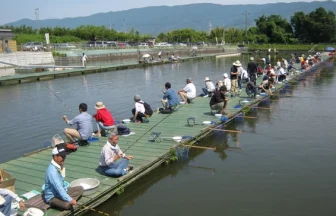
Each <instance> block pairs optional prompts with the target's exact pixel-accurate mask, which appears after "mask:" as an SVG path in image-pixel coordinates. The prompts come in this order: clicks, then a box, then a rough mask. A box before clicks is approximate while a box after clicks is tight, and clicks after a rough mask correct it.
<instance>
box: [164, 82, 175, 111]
mask: <svg viewBox="0 0 336 216" xmlns="http://www.w3.org/2000/svg"><path fill="white" fill-rule="evenodd" d="M165 88H166V91H163V94H164V95H163V99H162V100H161V102H162V106H163V108H164V109H170V110H171V109H172V107H174V106H177V105H178V103H179V101H178V98H177V94H176V93H175V91H174V90H173V89H172V88H171V84H170V83H169V82H167V83H166V84H165Z"/></svg>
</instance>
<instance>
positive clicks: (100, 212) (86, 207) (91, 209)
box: [77, 203, 110, 216]
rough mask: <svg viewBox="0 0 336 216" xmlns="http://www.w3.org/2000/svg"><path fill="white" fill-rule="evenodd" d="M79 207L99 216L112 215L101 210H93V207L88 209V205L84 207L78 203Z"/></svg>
mask: <svg viewBox="0 0 336 216" xmlns="http://www.w3.org/2000/svg"><path fill="white" fill-rule="evenodd" d="M77 205H78V206H79V207H80V208H84V209H87V210H90V211H93V212H97V213H98V214H102V215H105V216H109V215H110V214H108V213H105V212H103V211H99V210H96V209H94V208H91V207H88V206H86V205H83V204H79V203H77Z"/></svg>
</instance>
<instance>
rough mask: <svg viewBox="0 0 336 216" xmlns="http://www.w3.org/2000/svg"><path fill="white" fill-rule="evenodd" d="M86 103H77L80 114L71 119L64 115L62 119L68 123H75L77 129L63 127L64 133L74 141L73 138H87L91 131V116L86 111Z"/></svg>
mask: <svg viewBox="0 0 336 216" xmlns="http://www.w3.org/2000/svg"><path fill="white" fill-rule="evenodd" d="M86 111H87V105H86V104H85V103H81V104H80V105H79V112H80V114H79V115H78V116H76V117H75V118H73V119H72V120H68V118H67V116H66V115H64V116H63V119H64V121H65V122H66V123H67V124H68V125H73V124H76V125H77V129H73V128H65V129H64V134H65V135H66V136H67V137H68V138H69V140H70V141H71V142H72V143H74V142H75V138H77V139H79V140H88V139H89V138H90V137H91V135H92V132H93V128H92V116H91V115H90V114H89V113H87V112H86Z"/></svg>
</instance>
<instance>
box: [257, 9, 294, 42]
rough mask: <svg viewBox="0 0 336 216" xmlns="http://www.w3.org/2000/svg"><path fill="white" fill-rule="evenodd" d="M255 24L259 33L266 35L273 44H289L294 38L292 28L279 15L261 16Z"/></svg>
mask: <svg viewBox="0 0 336 216" xmlns="http://www.w3.org/2000/svg"><path fill="white" fill-rule="evenodd" d="M255 22H256V27H257V30H258V33H259V34H260V35H266V36H267V37H268V40H269V42H271V43H288V42H289V41H290V39H291V38H293V29H292V26H291V25H290V23H289V22H288V21H287V20H286V19H284V18H282V17H281V16H279V15H271V16H269V17H266V16H261V17H259V18H258V19H256V20H255ZM260 38H264V36H262V37H260Z"/></svg>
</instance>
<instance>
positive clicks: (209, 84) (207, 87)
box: [200, 77, 216, 97]
mask: <svg viewBox="0 0 336 216" xmlns="http://www.w3.org/2000/svg"><path fill="white" fill-rule="evenodd" d="M204 82H205V88H202V91H203V93H202V94H201V95H200V96H201V97H208V96H209V94H212V93H214V92H215V90H216V87H215V85H214V84H213V82H211V80H210V79H209V77H205V80H204ZM210 96H211V95H210Z"/></svg>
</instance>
